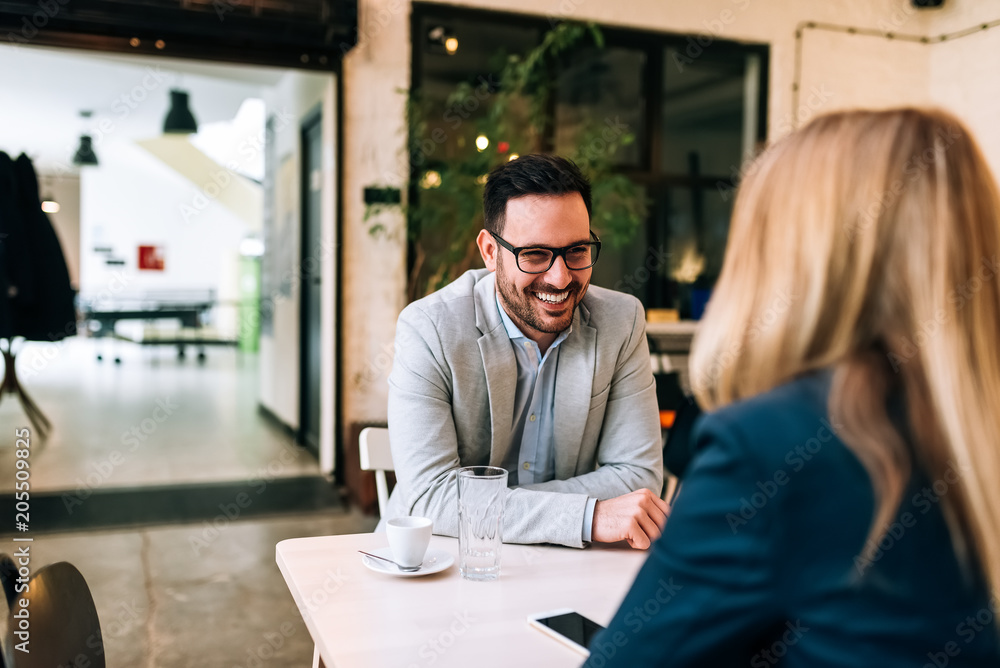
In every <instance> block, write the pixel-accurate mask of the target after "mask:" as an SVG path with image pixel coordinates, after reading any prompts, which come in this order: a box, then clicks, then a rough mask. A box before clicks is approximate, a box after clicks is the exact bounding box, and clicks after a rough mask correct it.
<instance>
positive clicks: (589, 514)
mask: <svg viewBox="0 0 1000 668" xmlns="http://www.w3.org/2000/svg"><path fill="white" fill-rule="evenodd" d="M596 507H597V499H595V498H593V497H590V498H588V499H587V509H586V510H585V511H584V513H583V542H584V543H589V542H590V534H591V533H592V532H593V530H594V508H596Z"/></svg>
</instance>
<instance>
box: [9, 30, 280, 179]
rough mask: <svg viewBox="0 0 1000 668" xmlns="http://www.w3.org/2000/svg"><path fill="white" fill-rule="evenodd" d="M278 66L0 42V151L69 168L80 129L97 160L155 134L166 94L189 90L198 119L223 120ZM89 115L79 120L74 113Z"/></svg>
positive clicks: (256, 93) (274, 79)
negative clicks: (109, 146) (111, 145)
mask: <svg viewBox="0 0 1000 668" xmlns="http://www.w3.org/2000/svg"><path fill="white" fill-rule="evenodd" d="M285 72H286V70H280V69H273V68H263V67H246V66H239V65H224V64H214V63H203V62H198V61H190V60H181V59H168V58H154V57H143V56H124V55H117V54H100V53H95V52H87V51H76V50H70V49H48V48H37V47H20V46H6V45H3V46H0V100H2V103H0V104H2V107H0V109H2V113H0V118H2V119H3V120H2V122H0V150H2V151H6V152H7V153H10V154H11V155H12V156H16V155H17V154H18V153H21V152H25V153H27V154H28V155H29V156H31V157H32V159H33V160H34V162H35V166H36V168H37V169H38V170H39V171H41V172H48V173H53V172H62V171H73V170H74V169H75V168H74V167H73V165H72V158H73V154H74V153H75V151H76V147H77V146H78V144H79V137H80V135H81V134H90V135H92V136H93V138H94V147H95V151H96V152H97V154H98V158H100V152H101V144H102V143H103V142H107V141H119V140H125V141H131V142H136V141H141V140H146V139H152V138H154V137H158V136H160V135H161V134H162V130H163V119H164V117H165V116H166V114H167V110H168V107H169V98H170V94H169V91H170V89H171V88H174V87H177V88H182V89H184V90H187V91H189V93H190V106H191V110H192V112H193V113H194V116H195V118H196V119H197V121H198V123H199V125H200V124H208V123H213V122H219V121H227V120H231V119H233V118H234V117H235V116H236V112H237V110H238V109H239V108H240V105H241V104H242V103H243V101H244V100H245V99H247V98H251V97H260V96H261V94H262V91H263V90H264V89H266V88H269V87H271V86H275V85H276V84H277V83H278V81H279V80H280V79H281V77H282V76H283V74H284V73H285ZM81 109H89V110H92V111H93V112H94V114H93V116H92V117H91V118H90V119H83V118H81V117H80V115H79V112H80V110H81Z"/></svg>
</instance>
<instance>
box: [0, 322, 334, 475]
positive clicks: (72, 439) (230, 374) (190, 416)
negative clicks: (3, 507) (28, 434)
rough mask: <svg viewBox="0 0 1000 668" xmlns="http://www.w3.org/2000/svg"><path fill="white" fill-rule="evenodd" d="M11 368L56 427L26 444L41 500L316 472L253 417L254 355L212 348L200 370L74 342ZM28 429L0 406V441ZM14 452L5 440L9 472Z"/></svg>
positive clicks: (3, 455) (42, 350)
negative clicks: (112, 356) (49, 495)
mask: <svg viewBox="0 0 1000 668" xmlns="http://www.w3.org/2000/svg"><path fill="white" fill-rule="evenodd" d="M112 346H114V348H115V349H116V350H117V352H118V354H120V355H121V357H122V363H121V364H120V365H117V364H114V362H112V361H111V360H109V359H107V358H105V360H104V361H103V362H98V361H97V359H96V354H97V352H98V351H104V352H105V353H108V352H110V350H111V349H112ZM17 368H18V377H19V379H20V381H21V383H22V385H23V386H24V388H25V389H26V390H27V392H28V393H29V395H30V396H31V397H32V399H34V401H35V403H36V404H38V406H39V407H40V408H41V409H42V411H44V412H45V413H46V414H47V416H48V418H49V420H50V421H51V422H52V424H53V430H52V433H51V435H50V436H49V437H48V438H47V439H45V440H44V441H43V440H42V439H40V438H37V437H35V438H33V439H32V455H31V458H32V461H31V467H32V474H31V488H32V490H34V491H36V492H41V491H52V490H82V491H83V492H84V493H85V492H87V491H91V490H94V489H106V488H112V487H131V486H136V485H166V484H177V483H192V482H209V481H222V480H247V479H249V478H252V477H253V476H255V475H258V472H259V470H260V469H261V468H262V467H263V468H265V469H266V468H267V467H268V466H269V465H270V466H272V467H274V466H279V468H280V471H278V472H277V475H281V476H299V475H315V474H317V473H318V472H319V466H318V464H317V462H316V459H315V458H314V457H313V456H312V455H311V454H309V453H308V452H307V451H305V450H303V449H302V448H300V447H298V446H296V445H295V443H294V442H293V440H292V438H291V436H290V435H289V434H288V433H287V432H285V431H283V430H281V429H280V428H278V427H276V426H275V425H274V424H273V423H271V422H270V421H268V420H266V419H265V418H264V417H262V416H261V415H260V414H259V412H258V407H257V395H258V383H259V379H258V371H257V356H256V355H255V354H247V353H240V352H238V351H236V350H235V349H233V348H218V347H216V348H209V349H208V350H207V359H206V361H205V364H203V365H200V364H198V363H197V362H196V361H195V359H194V352H193V351H189V354H188V357H187V359H186V360H184V361H180V360H178V359H177V355H176V349H174V348H172V347H169V348H150V347H146V348H143V347H140V346H138V345H137V344H133V343H127V342H112V341H110V340H108V341H104V340H95V339H85V338H79V337H76V338H72V339H67V340H66V341H64V342H60V343H56V344H52V343H36V342H30V343H28V344H27V345H26V346H24V349H23V350H22V352H21V353H19V354H18V359H17ZM25 426H29V423H28V421H27V418H26V417H25V414H24V413H23V412H22V410H21V406H20V404H19V403H18V402H17V400H16V399H15V398H14V397H13V396H12V395H7V396H5V397H3V401H2V402H0V434H9V433H12V432H13V429H14V428H15V427H25ZM0 438H6V437H3V436H0ZM11 438H12V437H11ZM12 446H13V442H12V441H11V442H4V441H2V440H0V471H12V470H13V468H12V467H13V465H14V461H13V460H14V448H13V447H12ZM115 452H117V453H118V455H117V456H116V455H115ZM13 488H14V477H13V476H6V475H4V476H0V492H10V491H12V490H13Z"/></svg>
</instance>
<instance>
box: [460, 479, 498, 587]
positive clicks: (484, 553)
mask: <svg viewBox="0 0 1000 668" xmlns="http://www.w3.org/2000/svg"><path fill="white" fill-rule="evenodd" d="M506 498H507V469H502V468H499V467H496V466H466V467H464V468H460V469H459V470H458V570H459V572H460V573H461V574H462V577H463V578H465V579H466V580H479V581H487V580H496V579H497V578H498V577H500V547H501V545H502V544H503V506H504V501H505V500H506Z"/></svg>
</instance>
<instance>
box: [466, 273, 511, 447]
mask: <svg viewBox="0 0 1000 668" xmlns="http://www.w3.org/2000/svg"><path fill="white" fill-rule="evenodd" d="M475 303H476V327H478V328H479V331H481V332H482V333H483V335H482V336H480V337H479V353H480V354H481V355H482V358H483V369H484V371H485V372H486V388H487V392H488V394H489V398H490V433H491V440H492V442H491V444H490V466H502V465H503V460H504V457H506V455H507V450H508V449H509V448H510V430H511V420H512V419H513V417H514V393H515V391H516V389H517V360H516V359H515V358H514V351H513V350H511V347H510V338H509V337H508V336H507V330H505V329H504V327H503V321H501V320H500V313H499V312H498V311H497V302H496V276H495V275H494V274H492V273H490V274H489V275H488V276H485V277H484V278H482V279H480V281H479V282H478V283H477V284H476V287H475Z"/></svg>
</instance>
